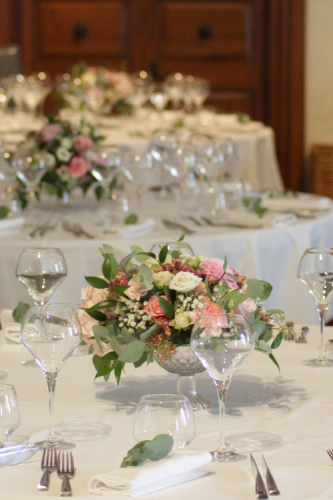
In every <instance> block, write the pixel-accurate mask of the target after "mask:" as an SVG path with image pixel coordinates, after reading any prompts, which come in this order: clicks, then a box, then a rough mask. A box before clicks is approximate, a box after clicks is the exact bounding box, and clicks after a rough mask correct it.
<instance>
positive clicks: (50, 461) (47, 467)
mask: <svg viewBox="0 0 333 500" xmlns="http://www.w3.org/2000/svg"><path fill="white" fill-rule="evenodd" d="M41 469H42V471H43V475H42V477H41V480H40V481H39V483H38V485H37V488H38V490H40V491H45V490H48V489H49V483H50V474H51V473H52V472H54V471H55V470H57V451H56V449H55V448H45V449H44V451H43V456H42V462H41Z"/></svg>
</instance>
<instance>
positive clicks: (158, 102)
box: [149, 83, 169, 113]
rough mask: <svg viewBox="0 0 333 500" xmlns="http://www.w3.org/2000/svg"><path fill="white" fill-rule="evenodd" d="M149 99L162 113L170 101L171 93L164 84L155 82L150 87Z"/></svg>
mask: <svg viewBox="0 0 333 500" xmlns="http://www.w3.org/2000/svg"><path fill="white" fill-rule="evenodd" d="M149 100H150V102H151V103H152V105H153V106H154V107H155V109H156V110H157V111H158V112H159V113H161V112H162V111H163V109H164V108H165V107H166V105H167V104H168V101H169V94H168V92H167V89H166V87H165V85H164V84H161V83H153V84H152V85H151V87H150V95H149Z"/></svg>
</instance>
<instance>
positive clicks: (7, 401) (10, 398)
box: [0, 384, 20, 448]
mask: <svg viewBox="0 0 333 500" xmlns="http://www.w3.org/2000/svg"><path fill="white" fill-rule="evenodd" d="M19 425H20V408H19V403H18V400H17V396H16V392H15V388H14V386H13V385H9V384H0V448H2V447H3V446H5V445H6V441H7V440H8V438H9V436H10V435H11V434H12V433H13V432H14V431H15V429H16V428H17V427H18V426H19Z"/></svg>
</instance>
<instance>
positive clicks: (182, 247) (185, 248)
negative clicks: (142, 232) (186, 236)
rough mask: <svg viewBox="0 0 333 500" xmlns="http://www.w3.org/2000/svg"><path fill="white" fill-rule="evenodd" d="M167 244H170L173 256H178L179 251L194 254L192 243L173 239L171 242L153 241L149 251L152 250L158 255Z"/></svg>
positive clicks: (169, 247) (169, 249)
mask: <svg viewBox="0 0 333 500" xmlns="http://www.w3.org/2000/svg"><path fill="white" fill-rule="evenodd" d="M165 245H168V252H169V254H170V255H171V257H172V258H178V255H179V253H183V254H188V255H192V256H194V252H193V250H192V247H191V245H189V244H188V243H186V242H185V241H180V242H179V243H178V241H171V242H169V241H158V242H156V243H153V245H152V247H151V249H150V250H149V252H152V253H154V254H155V255H158V254H159V253H160V251H161V248H163V247H164V246H165Z"/></svg>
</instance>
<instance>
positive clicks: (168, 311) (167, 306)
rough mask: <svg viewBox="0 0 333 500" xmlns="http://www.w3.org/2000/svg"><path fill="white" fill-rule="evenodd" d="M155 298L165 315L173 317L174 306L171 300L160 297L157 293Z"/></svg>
mask: <svg viewBox="0 0 333 500" xmlns="http://www.w3.org/2000/svg"><path fill="white" fill-rule="evenodd" d="M157 298H158V301H159V303H160V306H161V309H162V311H163V312H164V314H165V316H166V317H167V318H174V317H175V308H174V307H173V305H172V304H171V302H169V301H168V300H166V299H164V298H163V297H160V295H157Z"/></svg>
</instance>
